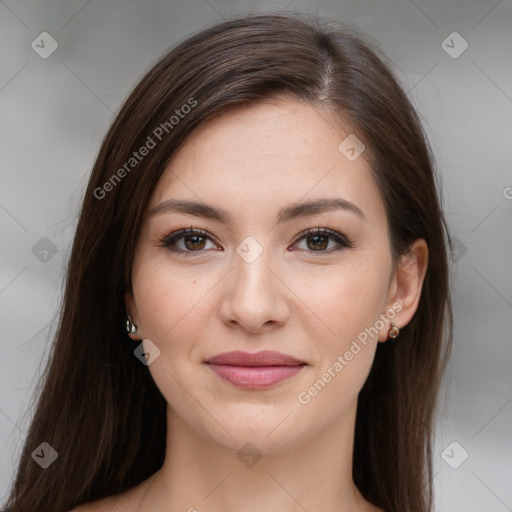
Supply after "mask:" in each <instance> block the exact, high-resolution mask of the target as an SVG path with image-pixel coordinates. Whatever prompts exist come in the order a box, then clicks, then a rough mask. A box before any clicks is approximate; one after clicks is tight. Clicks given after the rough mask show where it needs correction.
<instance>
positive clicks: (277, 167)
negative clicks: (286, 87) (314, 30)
mask: <svg viewBox="0 0 512 512" xmlns="http://www.w3.org/2000/svg"><path fill="white" fill-rule="evenodd" d="M348 135H350V133H349V132H348V131H345V132H343V131H342V130H340V129H337V128H335V127H334V125H333V124H331V123H329V122H328V121H327V120H326V118H325V117H324V116H322V115H321V114H320V113H319V112H318V111H317V110H316V109H314V108H313V107H311V106H310V105H308V104H306V103H303V102H299V101H297V100H293V99H289V98H281V99H279V100H275V101H266V102H261V103H257V104H252V105H250V106H247V107H244V108H240V109H238V110H236V111H232V112H228V113H225V114H222V115H220V116H218V117H217V118H215V119H213V120H211V121H209V122H207V123H206V124H205V125H203V126H202V127H201V128H200V129H198V130H196V131H195V132H194V133H193V134H192V135H191V136H190V138H189V139H188V140H187V142H186V143H185V144H184V145H183V146H182V147H181V148H180V149H179V151H178V152H177V153H176V154H175V155H174V156H173V158H172V159H171V160H170V162H169V164H168V165H167V167H166V169H165V171H164V173H163V175H162V177H161V178H160V180H159V182H158V184H157V186H156V188H155V191H154V193H153V196H152V198H151V200H150V203H149V208H154V207H155V206H156V205H158V204H159V203H161V202H162V201H165V200H167V199H170V198H173V197H179V198H187V199H190V200H195V201H204V202H206V203H208V204H217V205H228V206H229V207H230V209H233V211H236V213H237V214H239V213H244V212H245V214H247V215H254V214H257V215H259V216H261V215H264V214H266V213H269V209H270V208H271V209H272V210H276V211H277V210H279V209H280V208H281V207H282V206H283V205H284V204H289V203H290V202H293V201H300V200H306V199H307V200H311V199H315V198H317V197H339V196H342V197H343V198H344V199H346V200H348V201H351V202H354V203H356V204H358V203H359V206H360V207H361V209H363V210H366V209H369V210H370V211H369V214H370V216H371V214H372V213H373V214H374V215H380V216H382V214H383V204H382V201H381V198H380V195H379V192H378V189H377V187H376V185H375V182H374V179H373V177H372V174H371V171H370V167H369V164H368V163H367V161H366V159H365V155H364V152H363V154H362V155H361V156H360V157H358V158H356V159H355V160H352V161H351V160H349V159H348V158H347V157H346V156H345V154H344V153H343V152H342V151H340V149H339V145H340V143H341V142H342V141H343V140H344V139H345V138H346V137H347V136H348ZM238 210H240V211H238Z"/></svg>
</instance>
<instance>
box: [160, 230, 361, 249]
mask: <svg viewBox="0 0 512 512" xmlns="http://www.w3.org/2000/svg"><path fill="white" fill-rule="evenodd" d="M187 235H196V236H199V237H201V238H208V239H209V240H211V241H212V242H215V239H214V237H212V235H210V233H208V231H205V230H203V229H198V228H193V227H192V226H191V227H190V228H180V229H178V230H177V231H173V232H172V233H170V234H169V235H167V236H165V237H164V238H163V239H161V240H160V242H161V244H160V245H159V247H166V248H167V249H168V250H169V251H171V252H174V253H181V254H184V255H185V256H186V257H189V256H192V257H195V256H196V254H201V253H203V252H205V251H204V250H200V251H184V250H182V249H171V246H172V245H173V244H174V243H175V242H177V241H178V240H180V239H181V238H184V237H185V236H187ZM311 236H325V237H330V238H332V239H333V240H334V241H335V242H336V243H338V244H339V245H340V246H341V247H338V248H337V249H334V250H333V249H330V250H328V251H326V250H323V251H311V250H306V252H309V253H313V254H314V253H319V254H322V253H323V254H331V253H332V252H335V251H339V250H341V249H351V248H352V247H353V244H352V242H351V241H350V240H349V239H348V238H347V237H346V236H345V235H343V234H342V233H339V232H337V231H333V230H332V229H329V228H310V229H307V230H306V231H304V232H302V233H300V234H299V235H297V236H296V237H295V239H294V241H293V244H296V243H297V242H299V241H301V240H302V239H303V238H307V237H311ZM299 250H301V249H299Z"/></svg>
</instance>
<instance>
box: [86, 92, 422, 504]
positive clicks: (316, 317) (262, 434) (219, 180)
mask: <svg viewBox="0 0 512 512" xmlns="http://www.w3.org/2000/svg"><path fill="white" fill-rule="evenodd" d="M348 134H349V132H346V133H341V132H340V129H339V128H336V127H335V125H334V124H332V123H330V122H328V120H327V117H326V116H323V115H321V114H320V113H319V112H318V111H317V110H315V109H313V108H312V107H311V106H309V105H307V104H305V103H301V102H298V101H297V100H295V99H292V98H289V97H281V98H279V99H278V100H276V101H272V102H271V101H266V102H263V103H258V104H255V105H251V106H249V107H244V108H243V109H240V110H237V111H236V112H230V113H227V114H224V115H222V116H220V117H218V118H216V119H214V120H212V121H210V122H209V123H207V124H206V125H205V126H203V127H202V128H200V129H199V130H198V131H196V132H195V133H194V134H193V135H192V136H191V138H190V139H189V140H188V141H187V143H186V144H185V145H184V146H182V147H181V149H180V150H179V151H178V152H177V153H176V155H175V156H174V158H173V159H172V160H171V161H170V162H169V165H168V166H167V168H166V170H165V172H164V174H163V175H162V177H161V179H160V181H159V182H158V184H157V186H156V188H155V190H154V193H153V195H152V197H151V199H150V202H149V205H148V208H147V212H149V211H150V210H151V209H152V208H154V207H155V206H157V205H159V204H161V203H162V202H164V201H166V200H168V199H170V198H178V199H190V200H193V201H200V202H204V203H207V204H210V205H215V206H217V207H220V208H223V209H226V210H228V212H229V213H230V214H231V215H232V223H231V224H228V225H225V224H223V223H221V222H219V221H216V220H212V219H206V218H203V217H197V216H192V215H187V214H184V213H176V212H167V213H161V214H157V215H154V216H149V215H147V216H146V219H145V221H144V225H143V227H142V229H141V232H140V236H139V240H138V245H137V248H136V254H135V260H134V263H133V269H132V282H133V294H127V295H126V307H127V310H128V311H129V314H130V315H131V317H132V319H133V320H134V322H135V324H136V325H137V326H138V330H137V332H136V333H135V334H132V335H130V336H131V338H132V339H133V340H148V339H149V340H151V342H152V343H154V345H156V346H157V347H158V348H159V350H160V355H159V357H157V358H156V359H155V360H154V362H152V363H151V364H150V365H149V366H148V369H149V371H150V372H151V375H152V377H153V379H154V380H155V382H156V384H157V386H158V388H159V389H160V391H161V392H162V394H163V396H164V397H165V398H166V400H167V402H168V421H167V424H168V432H167V452H166V457H165V462H164V465H163V467H162V468H161V469H160V470H159V471H158V472H157V473H156V474H155V475H153V476H152V477H151V478H150V479H148V480H146V481H145V482H143V483H142V484H140V485H139V486H137V487H135V488H133V489H131V490H130V491H128V492H126V493H123V494H121V495H118V496H113V497H110V498H108V499H105V500H101V501H99V502H95V503H93V504H89V505H86V507H89V506H91V507H93V508H90V509H89V508H83V509H82V508H79V509H78V510H80V511H82V510H98V507H100V508H99V510H112V511H113V510H115V511H118V510H119V511H132V510H133V511H135V510H139V511H140V512H146V511H150V510H151V511H162V512H163V511H175V510H176V511H178V510H179V511H189V512H192V511H194V510H197V511H199V512H201V511H203V510H208V511H210V512H215V511H218V512H220V511H226V510H244V511H254V512H256V511H261V510H281V511H283V512H295V511H301V512H303V510H304V509H306V510H308V511H313V510H314V511H315V512H327V511H329V512H332V511H340V512H349V511H350V512H369V511H373V512H376V511H379V510H381V509H378V508H376V507H375V506H373V505H371V504H370V503H369V502H367V501H366V500H365V499H364V498H363V497H362V495H361V494H360V492H359V491H358V489H357V488H356V487H355V485H354V483H353V480H352V473H351V466H352V450H353V435H354V423H355V415H356V407H357V397H358V393H359V391H360V390H361V388H362V386H363V384H364V382H365V380H366V378H367V376H368V374H369V371H370V369H371V365H372V362H373V359H374V355H375V350H376V348H377V343H378V342H385V341H386V340H387V338H388V331H389V328H390V322H389V321H386V322H384V325H383V326H382V328H381V329H379V332H378V335H377V336H374V337H369V338H368V341H367V345H366V346H364V345H362V344H361V343H359V345H360V346H361V350H360V351H359V352H358V353H357V355H354V357H353V358H352V359H351V360H350V361H349V362H348V364H347V365H346V366H344V367H343V369H342V371H340V372H338V373H335V375H336V376H335V377H333V378H332V379H331V381H330V382H329V383H328V384H326V385H325V387H324V388H323V389H322V390H321V391H320V392H318V393H317V394H316V396H314V397H312V398H311V400H310V402H309V403H307V404H302V403H300V402H299V401H298V399H297V396H298V394H299V393H300V392H304V391H307V390H308V389H309V388H310V387H311V386H312V385H313V384H314V383H315V381H317V380H318V379H321V378H322V374H324V372H325V371H327V369H328V368H329V367H332V365H333V363H334V362H335V361H336V360H337V358H338V356H340V355H342V356H343V354H344V353H345V352H346V351H347V350H349V348H350V346H351V343H352V342H353V340H354V339H356V338H357V335H358V334H360V333H361V332H363V331H364V330H365V328H369V327H371V326H374V325H376V321H377V320H378V319H379V315H381V314H384V315H385V314H386V311H388V310H389V309H390V308H392V307H393V304H394V305H395V307H397V304H398V305H399V306H398V307H400V311H399V312H397V313H396V316H394V318H393V322H394V323H395V324H397V325H398V326H400V327H403V326H405V325H406V324H407V323H408V322H409V321H410V320H411V318H412V316H413V315H414V312H415V311H416V308H417V305H418V301H419V297H420V293H421V286H422V283H423V279H424V275H425V271H426V267H427V259H428V249H427V245H426V243H425V241H424V240H421V239H419V240H417V241H416V242H415V244H414V245H413V246H412V248H411V252H410V254H408V255H406V256H403V257H402V259H401V260H400V261H399V262H398V263H397V265H394V264H393V261H392V257H391V248H390V245H389V233H388V225H387V219H386V214H385V210H384V205H383V202H382V198H381V197H380V193H379V190H378V188H377V186H376V184H375V181H374V179H373V177H372V175H371V172H370V168H369V166H368V163H367V161H366V160H365V158H364V156H365V155H364V153H363V154H362V155H361V156H360V157H359V158H357V159H356V160H354V161H349V160H348V159H347V158H346V157H345V155H344V154H343V153H341V152H340V151H339V150H338V145H339V144H340V142H341V141H342V140H343V139H344V138H345V137H346V136H347V135H348ZM333 197H339V198H343V199H345V200H347V201H350V202H352V203H354V204H355V205H357V207H358V208H360V209H361V210H362V212H363V213H364V217H365V218H362V217H360V216H358V215H357V214H355V213H354V212H352V211H348V210H342V209H337V210H331V211H325V212H322V213H320V214H317V215H314V216H311V217H309V218H296V219H292V220H290V221H288V222H285V223H282V224H280V223H277V218H276V216H277V213H278V211H279V210H280V209H281V208H282V207H284V206H287V205H290V204H292V203H298V202H305V201H309V200H313V199H319V198H333ZM191 226H192V227H194V228H200V229H204V230H206V231H207V232H208V233H210V234H211V235H213V237H214V238H213V239H208V238H207V239H202V238H200V239H199V241H200V242H201V243H200V244H199V246H200V247H199V248H198V249H197V248H195V246H194V244H193V243H192V242H194V240H190V238H189V239H188V243H186V242H187V239H184V238H181V239H180V240H178V241H176V244H175V247H176V248H178V249H182V251H187V250H188V251H189V253H190V252H192V253H193V254H192V255H191V256H190V257H186V256H185V255H183V254H181V253H176V252H171V251H170V249H169V248H168V247H162V246H161V244H162V242H161V240H162V239H163V238H165V237H166V236H167V235H169V234H170V233H171V232H173V231H176V230H178V229H180V228H182V227H185V228H190V227H191ZM317 227H326V228H330V229H332V230H334V231H337V232H339V233H341V234H344V235H345V236H346V237H348V238H349V239H350V240H351V241H352V243H353V247H351V248H343V247H340V246H339V244H338V243H337V242H336V241H335V240H334V239H333V238H331V237H328V236H325V235H322V236H321V238H320V242H323V243H325V244H324V245H322V247H323V249H316V250H315V244H314V243H313V242H315V239H314V235H310V236H309V242H308V238H302V239H301V240H298V241H297V242H294V239H295V237H296V236H297V235H299V234H300V233H302V232H304V231H305V230H307V229H309V228H317ZM248 236H250V237H252V238H253V239H254V240H256V241H257V243H258V244H259V245H260V246H261V248H262V249H263V252H262V254H260V255H259V257H257V258H256V259H255V260H254V261H252V262H251V263H248V262H247V261H245V260H244V259H243V258H242V257H241V256H240V255H239V254H238V253H237V251H236V249H237V247H239V246H241V244H242V242H243V241H244V239H245V238H246V237H248ZM192 237H193V234H192ZM317 240H318V239H317ZM327 242H328V244H329V245H328V246H327ZM242 247H243V244H242ZM292 249H295V250H292ZM336 249H339V250H336ZM198 251H199V252H198ZM322 251H323V252H322ZM399 342H400V338H398V340H397V341H395V342H394V343H398V344H399ZM145 343H146V345H145V346H148V345H147V342H145ZM267 349H268V350H276V351H279V352H283V353H285V354H289V355H291V356H293V357H296V358H298V359H301V360H303V361H305V362H306V363H307V366H305V367H304V368H303V369H302V370H301V371H300V372H299V373H298V374H296V375H295V376H294V377H293V378H291V379H289V380H287V381H284V382H281V383H279V384H277V385H275V386H273V387H271V388H268V389H265V390H244V389H240V388H237V387H235V386H233V385H232V384H230V383H227V382H225V381H224V380H222V379H220V378H219V377H218V376H217V375H215V374H214V373H213V372H212V371H211V370H210V368H208V366H207V365H205V364H204V361H205V360H206V359H207V358H209V357H211V356H213V355H215V354H219V353H222V352H226V351H231V350H244V351H246V352H258V351H260V350H267ZM397 349H398V350H399V345H398V346H397ZM248 442H251V443H252V444H253V445H255V446H256V447H257V449H258V450H259V452H260V454H261V455H262V457H261V459H259V461H258V462H257V463H256V464H254V465H253V466H252V467H246V466H245V465H244V464H242V463H241V461H240V460H239V458H238V457H237V452H239V450H240V449H241V448H242V447H243V446H244V445H245V444H246V443H248ZM381 512H382V511H381Z"/></svg>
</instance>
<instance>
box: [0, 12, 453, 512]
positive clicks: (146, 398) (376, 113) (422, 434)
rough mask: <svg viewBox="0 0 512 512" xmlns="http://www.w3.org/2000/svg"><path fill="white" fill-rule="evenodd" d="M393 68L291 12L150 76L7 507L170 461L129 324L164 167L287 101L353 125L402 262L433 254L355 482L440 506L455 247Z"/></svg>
mask: <svg viewBox="0 0 512 512" xmlns="http://www.w3.org/2000/svg"><path fill="white" fill-rule="evenodd" d="M390 69H391V66H390V65H389V63H387V62H386V58H385V56H383V55H381V54H380V51H379V50H378V47H376V46H375V45H374V43H373V42H371V41H370V40H368V39H367V38H365V36H364V35H362V34H360V33H358V31H356V30H355V29H353V28H350V27H347V26H346V25H342V24H336V23H335V22H334V23H333V22H326V21H325V20H321V19H310V18H309V17H307V16H305V15H298V14H294V15H292V14H281V15H251V16H247V17H244V18H240V19H235V20H230V21H227V22H223V23H221V24H218V25H215V26H213V27H210V28H207V29H206V30H204V31H202V32H200V33H198V34H196V35H194V36H192V37H190V38H189V39H187V40H185V41H184V42H182V43H181V44H179V45H178V46H176V47H175V48H174V49H172V50H171V51H170V52H168V53H167V54H166V55H165V56H164V57H163V58H162V59H161V60H159V61H158V62H157V63H156V64H155V65H154V66H153V67H152V68H151V69H150V70H149V72H148V73H147V74H146V75H145V76H144V77H143V79H142V80H141V81H140V83H139V84H138V85H137V86H136V87H135V89H134V90H133V92H132V93H131V95H130V96H129V97H128V99H127V100H126V102H125V104H124V105H123V107H122V108H121V110H120V112H119V114H118V115H117V116H116V118H115V120H114V121H113V123H112V126H111V127H110V129H109V131H108V133H107V135H106V137H105V139H104V141H103V143H102V146H101V148H100V151H99V154H98V157H97V159H96V162H95V165H94V168H93V170H92V174H91V177H90V179H89V184H88V187H87V190H86V193H85V198H84V200H83V204H82V207H81V211H80V217H79V222H78V226H77V230H76V235H75V238H74V242H73V247H72V251H71V254H70V259H69V265H68V272H67V276H66V286H65V293H64V296H63V303H62V307H61V310H60V318H59V325H58V330H57V333H56V336H55V339H54V342H53V345H52V349H51V355H50V358H49V362H48V366H47V367H46V370H45V372H44V374H43V376H42V386H41V388H40V389H41V390H40V394H39V395H38V397H37V407H36V409H35V414H34V417H33V420H32V423H31V426H30V430H29V432H28V435H27V437H26V440H25V444H24V447H23V450H22V453H21V457H20V459H19V466H18V469H17V473H16V478H15V481H14V483H13V486H12V489H11V493H10V496H9V499H8V502H7V504H6V506H7V507H8V509H9V510H10V511H11V512H27V511H33V510H37V511H38V512H66V511H67V510H69V509H71V508H73V507H74V506H77V505H80V504H82V503H85V502H89V501H93V500H96V499H99V498H102V497H105V496H109V495H113V494H118V493H121V492H122V491H124V490H126V489H128V488H130V487H133V486H135V485H136V484H138V483H140V482H142V481H143V480H145V479H147V478H148V477H149V476H151V475H152V474H153V473H154V472H155V471H157V470H158V469H159V468H160V467H161V465H162V464H163V460H164V455H165V436H166V401H165V399H164V398H163V396H162V395H161V393H160V392H159V390H158V389H157V387H156V386H155V384H154V382H153V380H152V378H151V376H150V373H149V371H148V369H147V367H146V366H144V365H142V364H141V363H140V361H138V360H137V358H136V357H135V356H134V354H133V349H134V346H133V345H132V344H131V343H130V339H129V338H128V337H127V334H126V331H125V328H124V326H125V318H126V310H125V303H124V293H125V292H126V291H127V290H130V289H131V282H130V279H131V267H132V261H133V256H134V249H135V245H136V242H137V238H138V233H139V229H140V226H141V221H142V219H143V213H144V210H145V207H146V205H147V203H148V201H149V198H150V196H151V193H152V191H153V189H154V187H155V185H156V183H157V181H158V179H159V177H160V176H161V174H162V172H163V170H164V168H165V166H166V163H167V162H168V161H169V159H170V158H171V157H172V156H173V155H174V154H175V152H176V151H177V150H178V148H179V147H180V146H181V145H182V144H183V143H184V142H185V140H186V139H187V138H188V137H189V136H190V135H191V134H192V133H193V132H194V131H195V130H196V129H197V128H198V127H199V126H202V125H204V123H206V122H207V121H208V120H209V119H212V118H213V117H215V116H217V115H219V114H220V113H223V112H226V111H228V110H231V109H235V108H237V107H239V106H242V105H247V104H250V103H254V102H258V101H261V100H264V99H266V98H269V97H270V96H272V95H276V94H283V93H285V94H291V95H293V96H294V97H295V98H296V99H297V100H299V101H306V102H308V103H309V104H311V105H312V106H314V107H315V108H317V109H318V110H319V111H322V112H328V113H329V115H332V116H333V117H334V118H337V119H340V120H345V121H347V122H348V123H349V124H350V126H351V130H352V132H353V133H355V134H356V136H357V137H358V138H360V139H361V140H362V141H363V142H364V144H365V145H366V147H367V151H366V152H365V156H366V157H367V158H369V162H370V164H371V168H372V172H373V175H374V178H375V180H376V183H377V184H378V186H379V188H380V191H381V194H382V198H383V200H384V203H385V207H386V211H387V216H388V222H389V226H390V234H391V242H392V251H393V255H394V256H395V257H396V256H399V255H401V254H404V253H405V252H407V249H408V247H410V245H411V243H412V242H413V241H414V240H416V239H418V238H424V239H425V240H426V241H427V243H428V246H429V265H428V270H427V274H426V277H425V281H424V284H423V289H422V293H421V298H420V303H419V306H418V309H417V312H416V314H415V316H414V317H413V319H412V321H411V322H410V323H409V325H407V326H406V327H405V328H404V329H403V330H402V333H401V335H400V338H399V342H398V343H397V342H394V343H379V344H378V348H377V353H376V356H375V361H374V364H373V367H372V370H371V372H370V375H369V377H368V379H367V381H366V382H365V384H364V387H363V389H362V390H361V392H360V394H359V399H358V410H357V418H356V434H355V445H354V458H353V477H354V482H355V484H356V485H357V487H358V488H359V490H360V491H361V493H362V494H363V496H364V497H365V498H366V499H367V500H368V501H370V502H372V503H374V504H375V505H377V506H379V507H381V508H383V509H384V510H386V512H406V511H410V512H428V511H430V510H431V509H432V501H433V500H432V447H431V442H432V433H433V426H434V423H435V416H434V408H435V404H436V400H437V395H438V391H439V388H440V381H441V377H442V373H443V370H444V367H445V365H446V361H447V357H448V355H449V351H450V346H451V330H452V327H451V325H452V318H451V305H450V298H449V275H448V258H447V248H448V245H449V239H448V235H447V229H446V225H445V221H444V219H443V215H442V211H441V207H440V199H439V197H438V193H437V186H438V183H437V177H436V174H435V170H434V164H433V158H432V151H431V149H430V147H429V145H428V141H427V139H426V136H425V134H424V132H423V129H422V126H421V123H420V120H419V118H418V115H417V113H416V112H415V110H414V108H413V106H412V105H411V103H410V101H409V100H408V98H407V96H406V95H405V94H404V92H403V90H402V89H401V87H400V85H399V83H398V80H397V79H396V78H395V77H394V75H393V73H392V71H391V70H390ZM185 106H186V107H185ZM158 129H159V130H158ZM150 140H151V142H150ZM143 146H145V147H146V149H147V151H142V150H141V148H142V147H143ZM134 152H136V153H137V155H138V157H135V156H134ZM142 153H144V156H141V155H142ZM139 157H140V158H139ZM122 169H124V171H123V170H122ZM42 442H47V443H49V444H50V445H51V446H52V447H53V448H54V449H55V450H56V451H57V452H58V458H57V460H56V461H55V462H54V463H53V464H52V465H51V466H50V467H48V468H47V469H42V468H41V467H40V466H39V465H38V464H36V462H34V460H32V457H31V454H32V452H33V451H34V450H35V449H36V447H38V446H39V445H40V444H41V443H42Z"/></svg>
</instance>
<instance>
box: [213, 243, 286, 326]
mask: <svg viewBox="0 0 512 512" xmlns="http://www.w3.org/2000/svg"><path fill="white" fill-rule="evenodd" d="M267 256H268V252H267V251H264V252H263V253H262V254H261V255H260V256H259V257H258V258H257V259H256V260H255V261H252V262H251V263H248V262H247V261H245V260H244V259H243V258H241V257H239V256H238V255H235V258H234V260H235V261H234V268H233V269H232V270H231V272H229V274H228V276H226V279H227V286H226V292H225V297H224V301H223V304H222V307H221V316H222V320H223V322H224V323H226V324H227V325H229V326H230V327H233V326H235V325H239V326H240V327H242V328H243V329H245V330H246V331H248V332H250V333H257V332H260V331H262V330H266V329H273V328H275V327H277V326H282V325H284V324H285V323H286V321H287V319H288V316H289V308H288V305H287V301H286V291H287V288H286V286H285V284H284V283H283V282H282V280H281V279H279V276H278V273H277V272H276V271H275V270H273V269H272V268H270V266H269V263H270V261H269V258H268V257H267Z"/></svg>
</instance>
